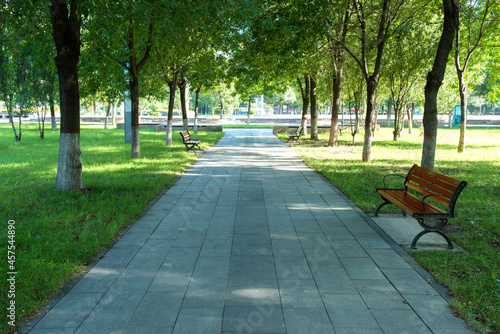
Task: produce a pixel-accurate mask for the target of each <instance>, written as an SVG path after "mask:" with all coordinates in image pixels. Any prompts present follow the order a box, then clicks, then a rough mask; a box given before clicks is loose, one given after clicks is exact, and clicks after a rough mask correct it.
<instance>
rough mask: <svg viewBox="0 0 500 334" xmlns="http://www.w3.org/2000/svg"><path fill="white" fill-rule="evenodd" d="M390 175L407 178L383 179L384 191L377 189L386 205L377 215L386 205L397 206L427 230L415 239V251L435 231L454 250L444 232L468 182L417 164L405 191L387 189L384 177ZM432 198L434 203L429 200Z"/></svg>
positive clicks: (406, 183)
mask: <svg viewBox="0 0 500 334" xmlns="http://www.w3.org/2000/svg"><path fill="white" fill-rule="evenodd" d="M388 176H400V177H404V176H401V175H396V174H393V175H386V176H385V177H384V188H378V189H377V192H378V193H379V194H380V196H381V197H382V199H383V200H384V202H383V203H382V204H380V205H379V206H378V208H377V210H375V216H377V215H378V212H379V210H380V208H382V207H383V206H384V205H387V204H394V205H396V206H397V207H398V208H400V209H401V210H402V211H403V214H404V215H405V216H406V214H409V215H411V216H412V217H413V218H415V219H416V220H417V221H418V223H419V224H420V226H422V227H423V228H424V230H423V231H422V232H420V233H419V234H417V235H416V236H415V238H414V239H413V241H412V243H411V248H413V249H415V248H416V247H415V244H416V243H417V241H418V239H420V237H422V236H423V235H424V234H426V233H430V232H434V233H437V234H439V235H441V236H442V237H443V238H444V239H445V240H446V242H448V249H453V244H452V242H451V240H450V238H449V237H448V236H447V235H446V234H445V233H444V232H443V231H441V229H442V228H443V227H444V226H445V225H446V223H447V222H448V218H453V217H454V211H455V204H456V201H457V199H458V196H459V195H460V193H461V192H462V190H463V189H464V188H465V186H466V185H467V182H465V181H460V180H457V179H454V178H452V177H449V176H446V175H444V174H440V173H436V172H434V171H431V170H429V169H426V168H423V167H419V166H417V165H414V166H413V167H412V168H411V169H410V171H409V172H408V174H407V175H406V178H405V181H404V189H388V188H386V187H385V178H386V177H388ZM410 189H411V193H410V192H409V190H410ZM415 194H416V195H415ZM430 199H432V201H433V202H434V204H431V203H430V202H429V201H428V200H430ZM436 205H437V206H436ZM438 206H440V207H443V209H441V208H440V207H438Z"/></svg>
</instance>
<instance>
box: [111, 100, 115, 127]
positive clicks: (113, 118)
mask: <svg viewBox="0 0 500 334" xmlns="http://www.w3.org/2000/svg"><path fill="white" fill-rule="evenodd" d="M112 108H113V111H112V112H111V115H112V116H111V125H112V126H115V125H116V103H115V102H113V105H112Z"/></svg>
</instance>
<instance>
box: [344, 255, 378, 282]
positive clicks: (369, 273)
mask: <svg viewBox="0 0 500 334" xmlns="http://www.w3.org/2000/svg"><path fill="white" fill-rule="evenodd" d="M340 261H341V262H342V264H343V265H344V268H345V270H346V271H347V273H348V274H349V277H351V279H353V280H356V279H363V278H367V279H384V278H385V277H384V274H382V271H381V270H380V269H379V267H377V265H376V264H375V262H373V260H372V259H371V258H368V257H353V258H348V257H342V258H340Z"/></svg>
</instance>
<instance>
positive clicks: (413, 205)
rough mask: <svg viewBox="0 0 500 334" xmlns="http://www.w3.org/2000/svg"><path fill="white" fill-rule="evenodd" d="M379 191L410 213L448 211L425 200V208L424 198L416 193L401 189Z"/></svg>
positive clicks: (378, 190)
mask: <svg viewBox="0 0 500 334" xmlns="http://www.w3.org/2000/svg"><path fill="white" fill-rule="evenodd" d="M377 192H378V193H379V194H380V195H382V196H383V197H385V198H387V199H388V200H389V201H391V202H392V203H394V204H395V205H396V206H398V207H400V208H401V209H402V210H403V211H406V212H407V213H408V214H410V215H412V216H413V215H414V214H415V213H421V212H424V211H425V212H426V213H446V211H444V210H441V209H440V208H438V207H436V206H434V205H432V204H430V203H427V202H425V210H424V208H423V206H422V200H421V199H420V198H418V197H417V196H415V195H412V194H410V193H408V192H406V191H404V190H400V189H377Z"/></svg>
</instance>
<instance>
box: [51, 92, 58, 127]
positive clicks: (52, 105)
mask: <svg viewBox="0 0 500 334" xmlns="http://www.w3.org/2000/svg"><path fill="white" fill-rule="evenodd" d="M49 106H50V124H51V130H52V131H57V121H56V110H55V107H54V99H53V98H51V99H49Z"/></svg>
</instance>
